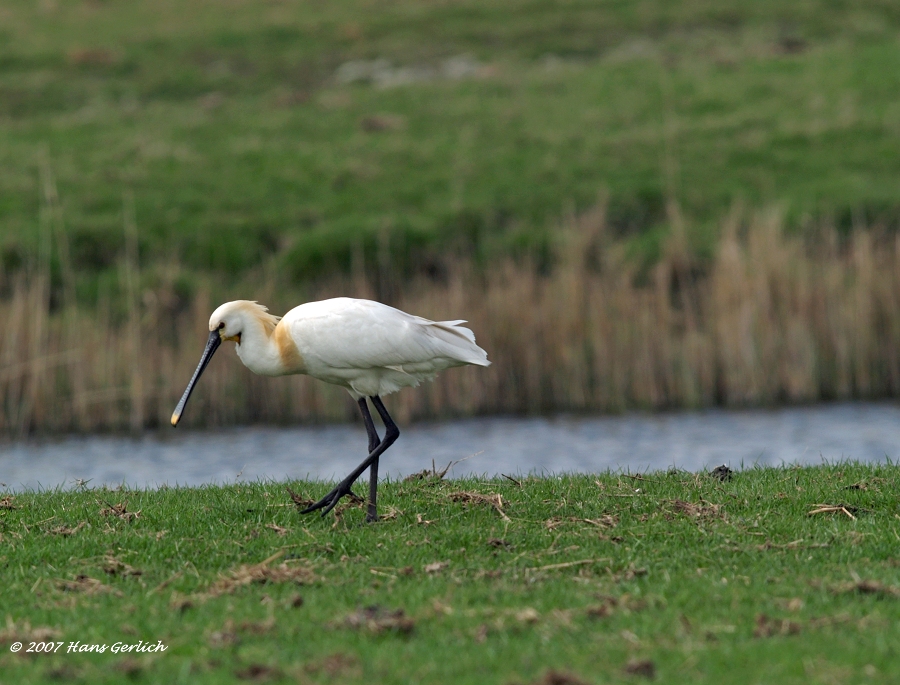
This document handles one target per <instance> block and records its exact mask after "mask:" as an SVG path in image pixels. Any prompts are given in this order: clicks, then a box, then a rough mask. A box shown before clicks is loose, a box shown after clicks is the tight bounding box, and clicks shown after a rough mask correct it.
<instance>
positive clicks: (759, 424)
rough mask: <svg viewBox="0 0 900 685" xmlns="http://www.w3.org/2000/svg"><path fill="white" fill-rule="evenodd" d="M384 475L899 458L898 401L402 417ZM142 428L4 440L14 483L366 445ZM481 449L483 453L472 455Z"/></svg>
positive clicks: (295, 474) (259, 473)
mask: <svg viewBox="0 0 900 685" xmlns="http://www.w3.org/2000/svg"><path fill="white" fill-rule="evenodd" d="M401 430H402V433H401V435H400V439H399V440H398V441H397V443H395V444H394V446H393V447H391V449H390V451H389V452H388V453H387V454H386V455H385V456H384V457H382V460H381V470H380V474H381V475H382V477H384V476H390V477H391V478H397V477H402V476H405V475H408V474H410V473H414V472H416V471H421V470H422V469H425V468H431V465H432V459H433V460H434V461H435V463H436V464H437V466H438V467H439V468H441V467H443V466H446V465H447V464H448V463H449V462H451V461H455V460H460V459H464V458H466V457H469V458H468V459H466V460H465V461H462V462H460V463H459V464H457V465H456V466H454V467H453V469H452V470H451V471H450V475H451V476H455V477H459V476H464V475H479V476H481V475H488V476H493V475H497V474H507V475H516V474H527V473H544V474H549V473H562V472H580V473H590V472H597V471H605V470H607V469H612V470H614V471H616V470H622V471H625V470H627V471H630V472H632V473H635V472H642V471H648V470H651V471H652V470H657V469H666V468H669V467H672V466H676V467H678V468H681V469H687V470H690V471H699V470H703V469H708V468H711V467H713V466H716V465H718V464H723V463H724V464H728V465H729V466H731V467H732V468H740V467H741V466H745V467H749V466H752V465H754V464H761V465H782V464H817V463H821V462H822V461H823V460H824V461H838V460H842V459H852V460H856V461H884V460H885V459H887V458H890V459H891V460H896V459H897V456H898V454H900V407H896V406H893V405H888V404H835V405H824V406H816V407H805V408H791V409H779V410H775V411H740V412H730V411H718V410H717V411H704V412H696V413H682V414H657V415H644V414H629V415H625V416H613V417H596V418H584V417H577V418H576V417H558V418H527V419H519V418H488V419H471V420H465V421H454V422H450V423H435V424H417V425H414V426H409V427H404V428H401ZM163 436H164V439H162V438H161V437H160V436H159V435H153V436H147V437H144V438H141V439H132V438H123V437H73V438H66V439H63V440H59V441H53V442H32V443H12V444H0V481H2V482H3V483H5V484H6V486H7V487H8V488H9V489H12V490H22V489H35V488H53V487H57V486H63V487H67V488H68V487H73V485H74V483H75V480H76V479H84V480H90V482H91V486H98V485H101V484H106V485H110V486H115V485H119V484H122V483H126V484H127V485H129V486H132V487H153V486H158V485H161V484H168V485H200V484H203V483H233V482H235V480H237V479H242V480H244V481H254V480H260V479H262V480H267V479H276V480H281V479H286V478H317V479H328V480H334V479H340V478H342V477H343V476H345V475H346V474H347V473H349V472H350V471H351V470H352V469H353V468H354V467H355V466H357V464H359V463H360V462H361V461H362V459H363V458H364V456H365V454H364V453H365V446H366V444H367V441H366V435H365V431H364V430H363V428H362V426H361V425H351V426H326V427H305V428H293V429H285V428H233V429H224V430H216V431H209V432H193V433H191V432H183V431H181V430H179V431H177V432H176V431H174V430H173V431H167V432H165V433H163ZM472 455H474V456H472Z"/></svg>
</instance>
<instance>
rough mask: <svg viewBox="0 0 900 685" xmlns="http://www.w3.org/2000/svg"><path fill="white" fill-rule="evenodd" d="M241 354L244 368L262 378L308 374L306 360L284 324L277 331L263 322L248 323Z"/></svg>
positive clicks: (242, 336) (279, 325)
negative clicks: (304, 361) (304, 360)
mask: <svg viewBox="0 0 900 685" xmlns="http://www.w3.org/2000/svg"><path fill="white" fill-rule="evenodd" d="M237 353H238V356H239V357H240V358H241V361H242V362H244V366H246V367H247V368H248V369H250V370H251V371H252V372H253V373H256V374H259V375H261V376H284V375H286V374H293V373H305V372H306V365H305V364H304V363H303V358H302V356H301V355H300V352H299V351H298V350H297V346H296V344H295V343H294V341H293V339H292V338H291V335H290V331H289V330H288V329H287V327H286V326H285V324H284V322H283V321H280V322H279V323H278V325H277V326H276V327H275V329H274V330H271V328H268V327H266V326H265V325H263V323H262V322H258V321H252V322H247V324H245V325H244V330H243V332H242V333H241V342H240V344H239V345H238V346H237Z"/></svg>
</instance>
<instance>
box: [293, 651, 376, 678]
mask: <svg viewBox="0 0 900 685" xmlns="http://www.w3.org/2000/svg"><path fill="white" fill-rule="evenodd" d="M303 670H304V671H306V672H307V673H309V674H310V675H319V674H320V673H321V674H324V675H327V676H329V678H332V679H334V678H342V679H343V678H353V677H356V678H358V677H359V676H360V675H362V669H361V668H360V665H359V659H357V658H356V657H355V656H354V655H352V654H344V653H343V652H335V653H334V654H329V655H328V656H326V657H323V658H321V659H317V660H316V661H311V662H310V663H308V664H306V665H305V666H304V667H303ZM337 682H340V681H337Z"/></svg>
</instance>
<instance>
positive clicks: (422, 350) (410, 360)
mask: <svg viewBox="0 0 900 685" xmlns="http://www.w3.org/2000/svg"><path fill="white" fill-rule="evenodd" d="M287 317H290V324H291V331H292V333H293V336H294V339H295V340H296V341H297V344H298V347H299V348H300V352H301V354H303V356H304V358H306V359H307V361H308V362H311V361H313V360H315V361H318V362H320V363H322V364H325V365H327V366H329V367H331V368H335V369H369V368H398V369H401V368H403V367H408V366H416V365H419V364H427V363H432V362H438V363H440V361H442V360H443V361H445V362H447V363H450V364H452V363H453V362H457V363H469V364H479V365H484V366H486V365H487V364H488V362H487V355H486V353H485V352H484V350H482V349H481V348H480V347H478V346H477V345H476V344H475V334H474V333H472V331H470V330H469V329H467V328H462V327H460V326H459V324H461V323H464V322H463V321H438V322H435V321H429V320H428V319H423V318H421V317H418V316H412V315H410V314H406V313H405V312H402V311H400V310H399V309H394V308H393V307H388V306H387V305H383V304H380V303H378V302H372V301H369V300H354V299H350V298H337V299H334V300H324V301H322V302H313V303H308V304H306V305H301V307H298V308H296V309H295V310H292V311H291V312H289V313H288V315H286V317H285V318H287Z"/></svg>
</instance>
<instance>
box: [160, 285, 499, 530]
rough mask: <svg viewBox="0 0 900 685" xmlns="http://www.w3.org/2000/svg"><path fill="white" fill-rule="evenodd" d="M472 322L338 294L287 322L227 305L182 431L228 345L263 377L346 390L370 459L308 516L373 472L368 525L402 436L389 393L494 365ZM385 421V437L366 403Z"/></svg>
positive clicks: (242, 303)
mask: <svg viewBox="0 0 900 685" xmlns="http://www.w3.org/2000/svg"><path fill="white" fill-rule="evenodd" d="M464 323H466V322H465V321H429V320H428V319H423V318H421V317H418V316H413V315H411V314H407V313H406V312H402V311H400V310H399V309H394V308H393V307H389V306H387V305H385V304H381V303H379V302H373V301H371V300H357V299H352V298H349V297H338V298H334V299H331V300H322V301H320V302H307V303H306V304H302V305H300V306H299V307H294V309H292V310H290V311H289V312H288V313H287V314H285V315H284V316H283V317H277V316H273V315H272V314H269V310H268V309H267V308H266V307H264V306H263V305H261V304H259V303H257V302H252V301H249V300H235V301H234V302H226V303H225V304H223V305H221V306H220V307H219V308H218V309H216V311H214V312H213V313H212V316H211V317H210V318H209V339H208V340H207V341H206V349H205V350H204V351H203V355H202V356H201V357H200V363H199V364H198V365H197V370H196V371H194V375H193V376H192V377H191V380H190V382H189V383H188V386H187V388H186V389H185V391H184V394H183V395H182V396H181V400H180V401H179V402H178V406H176V407H175V411H174V412H173V413H172V425H173V426H177V425H178V421H179V420H180V419H181V414H182V412H184V407H185V405H186V404H187V401H188V399H189V398H190V396H191V393H192V392H193V391H194V386H195V385H196V384H197V381H198V379H199V378H200V375H201V374H202V373H203V370H204V369H205V368H206V365H207V364H209V360H210V359H212V356H213V354H214V353H215V351H216V350H217V349H218V347H219V345H221V344H222V342H223V341H226V340H228V341H234V342H235V343H237V348H236V349H237V354H238V357H240V359H241V361H242V362H243V363H244V366H246V367H247V368H248V369H250V370H251V371H253V372H254V373H257V374H260V375H262V376H285V375H290V374H306V375H308V376H312V377H313V378H318V379H319V380H323V381H325V382H326V383H333V384H335V385H340V386H343V387H344V388H346V389H347V391H348V392H349V393H350V395H351V396H352V397H353V399H355V400H356V402H357V404H358V405H359V411H360V413H361V414H362V417H363V422H364V423H365V426H366V433H367V434H368V437H369V455H368V456H367V457H366V458H365V460H364V461H363V462H362V463H361V464H360V465H359V466H358V467H357V468H356V469H354V470H353V471H352V472H351V473H350V475H349V476H347V477H346V478H345V479H344V480H342V481H341V482H340V483H338V485H337V486H336V487H335V488H334V489H332V490H331V492H329V493H328V494H327V495H325V496H324V497H323V498H322V499H320V500H319V501H318V502H316V503H315V504H312V505H310V506H309V507H307V508H306V509H304V510H303V511H302V513H304V514H308V513H310V512H312V511H317V510H319V509H321V510H322V516H325V514H327V513H328V512H329V511H331V510H332V509H333V508H334V506H335V505H336V504H337V503H338V500H340V499H341V498H342V497H344V496H345V495H348V494H350V492H351V490H350V488H351V486H352V485H353V483H355V482H356V480H357V479H358V478H359V476H360V475H361V474H362V472H363V471H365V470H366V469H367V468H368V469H369V501H368V507H367V511H366V521H377V520H378V511H377V507H376V495H377V489H378V458H379V457H380V456H381V455H382V454H383V453H384V451H385V450H387V448H388V447H390V446H391V445H392V444H394V441H395V440H397V438H398V437H399V435H400V431H399V429H398V428H397V424H395V423H394V421H393V419H391V415H390V414H388V411H387V409H386V408H385V406H384V403H383V402H382V401H381V397H382V396H383V395H388V394H390V393H392V392H396V391H397V390H400V389H401V388H405V387H409V386H412V387H415V386H417V385H419V383H420V382H421V381H423V380H426V379H427V380H430V379H432V378H434V376H435V374H436V373H437V372H438V371H443V370H444V369H447V368H450V367H453V366H463V365H466V364H474V365H476V366H490V362H489V361H488V359H487V353H486V352H485V351H484V350H483V349H481V348H480V347H478V345H476V344H475V334H474V333H472V331H471V330H469V329H468V328H465V327H464V326H462V325H461V324H464ZM367 398H368V400H370V401H371V402H372V405H373V406H374V407H375V409H376V411H378V414H379V415H380V416H381V420H382V421H383V422H384V427H385V434H384V438H383V439H382V438H379V437H378V431H377V430H376V429H375V424H374V423H373V422H372V415H371V414H370V413H369V407H368V405H367V403H366V399H367Z"/></svg>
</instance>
